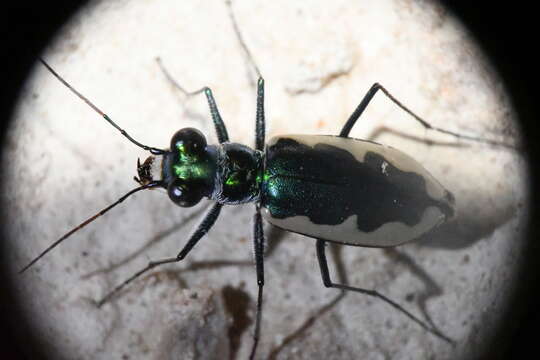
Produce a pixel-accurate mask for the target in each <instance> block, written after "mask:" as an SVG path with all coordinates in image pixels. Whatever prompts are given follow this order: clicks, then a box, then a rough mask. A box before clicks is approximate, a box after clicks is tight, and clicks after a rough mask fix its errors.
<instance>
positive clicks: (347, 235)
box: [262, 206, 445, 247]
mask: <svg viewBox="0 0 540 360" xmlns="http://www.w3.org/2000/svg"><path fill="white" fill-rule="evenodd" d="M262 215H263V217H264V218H265V219H266V220H267V221H268V222H269V223H271V224H272V225H275V226H277V227H280V228H282V229H285V230H290V231H293V232H297V233H300V234H304V235H308V236H313V237H317V238H321V239H324V240H330V241H335V242H340V243H344V244H349V245H356V246H369V247H388V246H397V245H401V244H403V243H406V242H408V241H412V240H414V239H416V238H418V237H419V236H420V235H422V234H425V233H426V232H428V231H429V230H431V229H433V228H434V227H436V226H437V225H440V224H441V223H442V222H443V221H444V220H445V215H444V214H443V213H442V212H441V210H440V209H439V208H437V207H435V206H430V207H428V208H427V209H426V210H425V211H424V214H423V215H422V218H421V219H420V221H419V222H418V223H416V224H415V225H413V226H408V225H406V224H404V223H401V222H397V221H392V222H387V223H385V224H384V225H382V226H380V227H379V228H378V229H375V230H374V231H371V232H363V231H360V230H359V229H358V225H357V218H358V215H352V216H350V217H349V218H347V220H345V221H344V222H342V223H341V224H338V225H321V224H314V223H313V222H312V221H311V220H309V218H308V217H307V216H292V217H288V218H285V219H276V218H274V217H272V214H271V213H270V211H269V210H268V209H262Z"/></svg>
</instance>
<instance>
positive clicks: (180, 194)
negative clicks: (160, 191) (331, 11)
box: [167, 179, 203, 207]
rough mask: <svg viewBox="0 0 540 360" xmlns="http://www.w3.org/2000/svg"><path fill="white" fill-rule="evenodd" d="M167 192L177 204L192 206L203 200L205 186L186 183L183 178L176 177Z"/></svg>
mask: <svg viewBox="0 0 540 360" xmlns="http://www.w3.org/2000/svg"><path fill="white" fill-rule="evenodd" d="M167 193H168V194H169V198H170V199H171V200H172V201H173V202H174V203H175V204H176V205H178V206H182V207H191V206H194V205H196V204H197V203H198V202H199V201H201V199H202V197H203V188H202V185H200V184H198V183H186V182H184V181H182V180H181V179H176V180H174V181H173V182H172V183H170V184H169V186H168V188H167Z"/></svg>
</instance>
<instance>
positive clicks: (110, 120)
mask: <svg viewBox="0 0 540 360" xmlns="http://www.w3.org/2000/svg"><path fill="white" fill-rule="evenodd" d="M39 61H40V62H41V63H42V64H43V65H44V66H45V67H46V68H47V70H49V72H50V73H51V74H53V75H54V77H56V78H57V79H58V80H59V81H60V82H61V83H62V84H64V86H66V87H67V88H68V89H69V90H71V91H72V92H73V93H74V94H75V95H77V96H78V97H79V99H81V100H82V101H84V102H85V103H86V104H87V105H88V106H90V107H91V108H92V109H93V110H94V111H95V112H97V113H98V114H99V115H100V116H101V117H103V118H104V119H105V120H107V122H108V123H109V124H111V125H112V126H114V127H115V128H116V129H117V130H118V131H120V134H122V135H124V136H125V137H126V138H127V139H128V140H129V141H131V142H132V143H133V144H135V145H137V146H138V147H140V148H143V149H144V150H147V151H150V152H151V153H152V154H154V155H163V154H164V153H165V150H161V149H157V148H155V147H150V146H147V145H144V144H141V143H140V142H138V141H137V140H135V139H133V138H132V137H131V136H130V135H129V134H128V133H127V132H126V131H125V130H124V129H122V128H121V127H120V126H118V125H116V123H115V122H114V121H112V119H111V118H110V117H109V116H108V115H107V114H105V113H104V112H103V111H101V110H100V109H99V108H98V107H97V106H96V105H94V104H93V103H92V102H91V101H90V100H88V99H87V98H86V97H85V96H84V95H82V94H81V93H80V92H78V91H77V90H75V88H74V87H73V86H71V85H70V84H69V83H68V82H67V81H66V80H64V79H63V78H62V77H61V76H60V75H58V74H57V73H56V71H54V70H53V69H52V68H51V67H50V66H49V64H47V63H46V62H45V60H43V59H42V58H39Z"/></svg>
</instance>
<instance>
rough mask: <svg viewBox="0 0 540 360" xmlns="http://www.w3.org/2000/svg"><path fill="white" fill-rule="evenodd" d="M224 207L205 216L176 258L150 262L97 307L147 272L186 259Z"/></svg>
mask: <svg viewBox="0 0 540 360" xmlns="http://www.w3.org/2000/svg"><path fill="white" fill-rule="evenodd" d="M222 207H223V204H220V203H216V204H214V206H213V207H212V209H210V211H208V213H207V214H206V215H205V217H204V219H203V221H202V222H201V223H200V224H199V226H198V227H197V229H196V230H195V232H194V233H193V234H192V235H191V237H190V238H189V240H188V242H187V243H186V245H185V246H184V248H183V249H182V251H180V252H179V253H178V255H177V256H176V257H173V258H166V259H160V260H156V261H150V262H149V263H148V265H147V266H146V267H145V268H144V269H141V270H139V271H137V272H136V273H135V274H133V275H132V276H131V277H130V278H128V279H126V280H125V281H124V282H122V283H121V284H120V285H118V286H116V287H115V288H114V289H113V290H112V291H110V292H109V293H108V294H107V295H105V296H104V297H103V298H102V299H101V300H99V301H98V303H97V306H98V307H101V306H102V305H103V304H105V303H106V302H108V301H109V300H110V299H111V298H113V297H114V295H116V294H117V293H118V292H119V291H120V290H122V289H123V288H124V287H125V286H126V285H127V284H129V283H130V282H132V281H133V280H135V279H136V278H138V277H139V276H141V275H142V274H144V273H145V272H147V271H149V270H151V269H153V268H155V267H156V266H159V265H163V264H170V263H174V262H179V261H181V260H182V259H184V258H185V257H186V255H187V254H188V253H189V252H190V251H191V249H193V247H194V246H195V245H196V244H197V242H198V241H199V240H200V239H201V238H202V237H204V235H206V233H207V232H208V231H209V230H210V229H211V228H212V226H213V225H214V223H215V222H216V220H217V218H218V216H219V213H220V211H221V208H222Z"/></svg>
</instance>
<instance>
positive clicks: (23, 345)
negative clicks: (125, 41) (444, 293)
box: [0, 0, 540, 359]
mask: <svg viewBox="0 0 540 360" xmlns="http://www.w3.org/2000/svg"><path fill="white" fill-rule="evenodd" d="M418 1H430V0H418ZM43 3H44V4H43ZM84 3H86V1H81V0H72V1H66V0H60V1H52V2H19V3H13V2H10V3H9V4H7V5H4V6H3V9H2V11H1V14H0V30H1V32H0V33H1V34H2V35H3V36H2V38H3V41H4V42H3V43H2V50H3V51H2V60H3V62H2V67H3V68H2V75H1V76H2V86H1V90H0V91H1V92H2V94H1V96H0V101H1V103H0V104H1V106H0V109H1V111H2V117H1V118H0V119H2V120H0V126H1V128H0V130H1V134H2V138H1V140H2V141H3V134H4V129H5V127H6V126H7V121H5V119H10V118H11V111H12V109H13V105H14V101H15V100H16V99H17V98H18V94H19V92H20V88H21V85H22V83H23V81H24V79H25V78H26V76H27V74H28V72H29V70H30V67H31V66H32V64H33V62H34V61H35V59H36V56H37V54H39V53H41V51H42V49H43V48H44V46H45V45H46V44H47V43H48V41H49V39H50V38H51V37H52V35H53V34H54V33H55V31H56V30H57V29H58V28H59V27H60V26H61V25H62V24H63V23H64V22H65V21H66V20H67V19H68V18H69V17H70V15H71V14H72V13H73V12H74V11H75V10H76V9H77V8H78V7H79V6H80V5H81V4H84ZM443 3H445V4H446V5H447V6H448V7H449V8H450V9H452V11H453V12H454V13H455V14H456V15H457V16H458V17H459V18H460V19H461V20H462V21H463V22H464V23H465V25H466V26H467V27H468V29H469V30H470V31H471V32H472V33H473V35H474V36H475V37H476V38H477V39H478V42H479V43H480V44H481V46H482V47H483V49H484V51H485V52H486V53H487V54H488V55H489V58H490V59H491V61H493V62H494V65H495V67H496V68H497V70H498V71H499V73H500V75H501V77H502V79H503V81H504V82H505V84H506V86H507V87H508V88H509V89H510V93H511V96H512V101H513V104H514V106H515V108H516V110H517V112H518V115H519V118H520V119H521V125H522V127H523V129H524V134H525V135H526V138H525V140H526V149H527V151H528V155H529V157H530V162H529V163H530V164H531V166H532V177H531V179H532V180H531V184H533V185H535V184H536V183H537V179H538V166H537V164H538V161H537V155H538V143H537V142H536V141H535V140H536V139H537V138H538V136H537V135H538V130H537V126H536V123H537V122H538V119H539V116H538V115H539V114H538V109H537V107H536V106H535V105H536V104H535V100H536V97H537V96H538V95H537V91H536V88H537V81H536V79H537V78H538V67H539V64H540V62H539V60H540V59H539V56H538V55H535V52H536V51H537V46H538V44H539V42H538V40H537V34H538V33H539V31H538V28H537V26H538V19H537V11H536V8H535V3H534V2H530V3H529V2H516V3H511V2H497V1H470V0H469V1H465V0H453V1H451V0H444V1H443ZM471 96H474V94H471ZM0 174H1V173H0ZM534 188H536V186H535V187H534ZM534 190H536V189H534ZM531 196H532V198H531V203H532V204H533V212H532V214H531V219H532V222H531V224H532V226H531V229H530V239H531V241H529V246H528V249H527V254H528V262H527V264H526V265H525V266H524V267H523V270H522V276H521V278H520V279H521V280H520V284H519V285H520V291H519V292H518V293H517V294H516V297H515V299H514V300H513V306H512V307H511V308H512V309H514V310H516V311H513V312H511V313H508V314H507V315H506V317H507V320H506V321H505V322H503V324H502V327H501V329H500V334H499V336H498V337H496V339H495V340H494V342H493V346H492V347H490V350H489V351H488V353H487V354H486V355H485V357H484V358H485V359H509V358H517V357H518V356H525V355H528V354H529V353H533V354H534V353H535V350H536V348H537V334H536V329H537V327H538V325H537V324H539V323H540V311H539V310H538V305H537V304H540V301H539V300H540V296H539V290H540V287H539V271H538V270H539V260H538V259H540V256H539V255H540V251H539V250H540V245H539V242H538V241H536V239H538V230H537V229H536V227H535V226H534V225H535V223H536V221H535V220H536V218H537V214H538V205H537V204H538V195H537V192H536V191H534V192H533V193H532V195H531ZM5 221H8V218H7V215H6V214H4V213H2V216H1V218H0V226H1V224H2V222H5ZM0 230H1V229H0ZM0 234H1V233H0ZM2 239H5V238H4V237H2ZM0 255H1V254H0ZM8 260H9V259H1V261H0V267H1V266H2V265H3V264H4V262H5V261H8ZM0 270H1V269H0ZM3 273H4V272H3V271H2V272H0V280H4V281H2V282H1V283H0V284H1V286H2V289H1V290H0V314H1V318H0V345H1V346H0V358H2V359H26V358H32V359H39V358H41V357H40V356H39V353H40V351H39V349H40V348H39V347H38V346H37V345H36V344H37V342H36V341H35V340H34V339H32V336H31V335H30V334H28V333H25V334H24V337H20V338H17V337H16V336H15V333H16V332H17V331H16V330H17V328H18V329H19V331H20V330H21V329H24V326H23V324H21V323H18V324H17V325H16V326H15V328H14V326H13V325H12V324H10V320H12V319H13V318H12V316H11V314H13V313H16V306H17V304H16V302H15V300H14V299H13V298H11V297H10V291H9V283H8V282H6V281H5V279H3V278H2V277H1V274H3ZM506 344H508V346H506ZM29 349H33V350H34V351H32V352H31V353H32V355H31V356H29V357H24V356H23V355H22V354H23V351H25V352H27V351H28V350H29Z"/></svg>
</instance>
